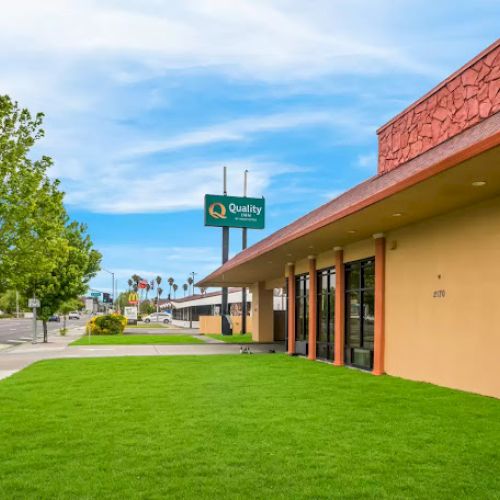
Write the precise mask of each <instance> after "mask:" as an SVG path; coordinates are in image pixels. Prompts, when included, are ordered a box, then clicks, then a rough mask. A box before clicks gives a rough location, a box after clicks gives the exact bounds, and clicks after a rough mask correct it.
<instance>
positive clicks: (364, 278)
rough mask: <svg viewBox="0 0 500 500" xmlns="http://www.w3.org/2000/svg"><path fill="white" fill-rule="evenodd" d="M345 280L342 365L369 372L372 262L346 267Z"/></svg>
mask: <svg viewBox="0 0 500 500" xmlns="http://www.w3.org/2000/svg"><path fill="white" fill-rule="evenodd" d="M345 280H346V281H345V283H346V291H345V293H346V300H345V307H346V311H345V320H346V324H345V363H346V364H348V365H352V366H357V367H359V368H364V369H366V370H371V369H372V368H373V338H374V319H375V309H374V308H375V293H374V292H375V261H374V259H366V260H361V261H357V262H350V263H348V264H346V265H345Z"/></svg>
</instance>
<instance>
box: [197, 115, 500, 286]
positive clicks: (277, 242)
mask: <svg viewBox="0 0 500 500" xmlns="http://www.w3.org/2000/svg"><path fill="white" fill-rule="evenodd" d="M499 144H500V113H497V114H495V115H493V116H491V117H490V118H488V119H486V120H484V121H483V122H480V123H478V124H477V125H475V126H473V127H471V128H469V129H466V130H464V131H463V132H462V133H461V134H459V135H456V136H454V137H452V138H450V139H448V140H447V141H445V142H443V143H442V144H439V145H438V146H436V147H435V148H433V149H431V150H429V151H426V152H425V153H423V154H422V155H420V156H417V157H416V158H414V159H412V160H410V161H409V162H407V163H406V164H405V165H404V166H403V167H402V168H397V169H394V170H392V171H390V172H388V173H385V174H383V175H379V176H376V177H372V178H370V179H368V180H366V181H364V182H363V183H361V184H358V185H357V186H355V187H354V188H352V189H350V190H349V191H347V192H345V193H343V194H342V195H340V196H339V197H337V198H335V199H334V200H331V201H330V202H328V203H326V204H325V205H322V206H321V207H319V208H317V209H315V210H313V211H312V212H309V213H308V214H306V215H305V216H303V217H301V218H300V219H297V220H296V221H294V222H292V223H291V224H289V225H288V226H285V227H284V228H282V229H280V230H278V231H276V232H275V233H273V234H271V235H269V236H268V237H267V238H264V239H263V240H261V241H260V242H258V243H256V244H255V245H252V246H251V247H249V248H248V249H246V250H243V251H242V252H240V253H239V254H237V255H235V256H234V257H233V258H232V259H230V260H229V261H228V262H226V263H225V264H224V265H223V266H221V267H219V268H218V269H216V270H215V271H214V272H213V273H211V274H210V275H208V276H207V277H205V278H203V279H202V280H200V282H199V284H201V285H203V284H207V283H210V281H211V280H213V279H214V278H215V277H217V276H219V275H221V274H223V273H224V272H226V271H229V270H231V269H233V268H235V267H237V266H238V265H240V264H243V263H245V262H249V261H250V260H253V259H254V258H256V257H259V256H261V255H264V254H266V253H267V252H270V251H271V250H274V249H276V248H278V247H279V246H281V245H283V244H285V243H287V242H289V241H292V240H295V239H298V238H300V237H302V236H305V235H306V234H308V233H311V232H313V231H315V230H316V229H319V228H321V227H323V226H326V225H328V224H331V223H332V222H335V221H337V220H340V219H342V218H344V217H347V216H348V215H351V214H353V213H355V212H358V211H360V210H362V209H363V208H366V207H367V206H369V205H372V204H374V203H376V202H378V201H381V200H383V199H384V198H387V197H389V196H392V195H393V194H395V193H397V192H399V191H403V190H404V189H406V188H408V187H410V186H412V185H414V184H418V183H419V182H421V181H423V180H425V179H427V178H429V177H432V176H434V175H436V174H438V173H440V172H443V171H445V170H447V169H449V168H452V167H453V166H455V165H457V164H458V163H461V162H463V161H465V160H467V159H469V158H472V157H473V156H475V155H477V154H480V153H482V152H484V151H487V150H488V149H491V148H493V147H495V146H498V145H499ZM377 185H380V187H379V186H377ZM374 186H375V187H374ZM364 191H369V193H367V195H365V196H363V192H364ZM370 191H371V192H370ZM345 198H347V199H349V198H358V199H357V200H355V201H354V203H353V204H351V205H348V206H346V207H345V208H342V209H340V210H338V211H334V212H333V213H332V214H330V215H326V214H325V216H324V217H321V214H322V213H324V212H327V211H328V209H329V208H330V207H331V206H332V205H341V204H342V201H343V200H344V199H345ZM311 219H312V220H313V221H312V222H309V223H308V221H310V220H311ZM314 220H315V221H314Z"/></svg>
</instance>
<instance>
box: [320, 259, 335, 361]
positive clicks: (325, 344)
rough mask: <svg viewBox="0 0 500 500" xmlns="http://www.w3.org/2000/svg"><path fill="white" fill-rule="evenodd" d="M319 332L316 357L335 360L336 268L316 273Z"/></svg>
mask: <svg viewBox="0 0 500 500" xmlns="http://www.w3.org/2000/svg"><path fill="white" fill-rule="evenodd" d="M316 279H317V291H318V298H317V307H318V314H317V318H318V332H317V340H316V357H317V358H318V359H325V360H328V361H333V339H334V325H335V269H334V268H329V269H322V270H320V271H318V272H317V274H316Z"/></svg>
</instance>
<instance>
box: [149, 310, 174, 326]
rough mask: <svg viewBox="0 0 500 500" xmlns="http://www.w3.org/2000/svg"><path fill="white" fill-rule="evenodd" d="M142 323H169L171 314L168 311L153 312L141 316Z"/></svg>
mask: <svg viewBox="0 0 500 500" xmlns="http://www.w3.org/2000/svg"><path fill="white" fill-rule="evenodd" d="M143 321H144V323H151V322H153V323H165V324H167V323H171V322H172V315H171V314H168V313H163V312H161V313H153V314H150V315H149V316H146V317H145V318H143Z"/></svg>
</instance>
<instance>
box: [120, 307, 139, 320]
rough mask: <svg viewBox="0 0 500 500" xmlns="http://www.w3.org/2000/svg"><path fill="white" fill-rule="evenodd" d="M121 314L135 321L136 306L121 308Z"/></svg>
mask: <svg viewBox="0 0 500 500" xmlns="http://www.w3.org/2000/svg"><path fill="white" fill-rule="evenodd" d="M123 315H124V316H125V317H126V318H127V319H128V320H135V321H137V307H124V308H123Z"/></svg>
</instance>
